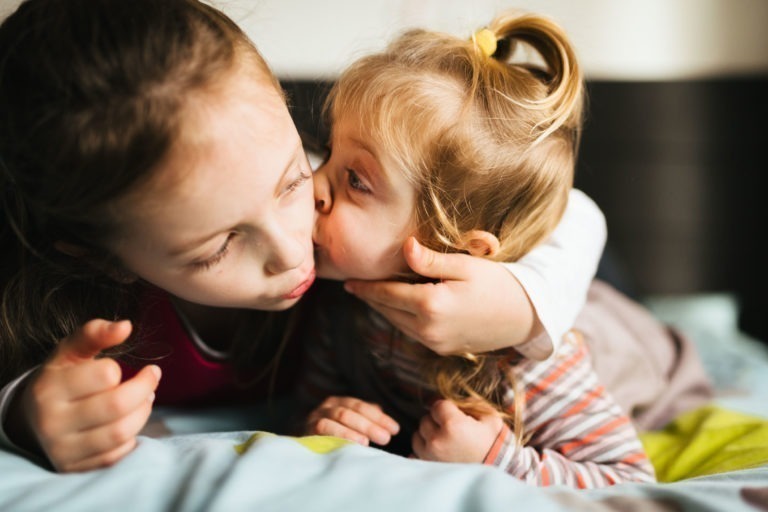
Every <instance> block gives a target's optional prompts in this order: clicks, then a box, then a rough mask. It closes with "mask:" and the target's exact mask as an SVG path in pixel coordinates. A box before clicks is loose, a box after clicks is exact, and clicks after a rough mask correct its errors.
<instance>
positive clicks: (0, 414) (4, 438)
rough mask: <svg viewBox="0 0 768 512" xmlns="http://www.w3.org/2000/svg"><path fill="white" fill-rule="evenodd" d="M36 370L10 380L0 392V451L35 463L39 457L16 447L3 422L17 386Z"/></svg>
mask: <svg viewBox="0 0 768 512" xmlns="http://www.w3.org/2000/svg"><path fill="white" fill-rule="evenodd" d="M37 368H38V367H37V366H35V367H34V368H32V369H31V370H29V371H27V372H24V374H23V375H21V376H20V377H18V378H17V379H15V380H12V381H11V382H9V383H8V384H6V385H5V387H4V388H3V389H2V390H0V449H2V450H8V451H11V452H15V453H18V454H20V455H22V456H24V457H27V458H29V459H31V460H33V461H36V462H37V461H39V457H37V456H34V455H32V454H30V453H28V452H27V451H25V450H23V449H21V448H20V447H18V446H16V445H15V444H14V443H13V441H11V440H10V438H8V434H7V433H6V432H5V427H4V425H5V420H6V419H7V417H8V410H9V409H10V407H11V400H13V397H14V395H15V393H16V392H17V391H18V390H19V385H20V384H21V383H22V382H24V380H25V379H26V378H27V377H29V375H30V374H31V373H32V372H33V371H35V370H37Z"/></svg>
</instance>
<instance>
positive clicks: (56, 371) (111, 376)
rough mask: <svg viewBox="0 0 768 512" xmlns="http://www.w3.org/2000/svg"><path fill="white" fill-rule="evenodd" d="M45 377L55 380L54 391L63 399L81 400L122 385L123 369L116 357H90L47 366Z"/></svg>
mask: <svg viewBox="0 0 768 512" xmlns="http://www.w3.org/2000/svg"><path fill="white" fill-rule="evenodd" d="M42 377H43V378H47V379H51V380H55V384H54V385H53V386H52V392H53V394H55V395H56V396H57V397H59V398H60V399H62V400H67V401H71V400H79V399H83V398H86V397H88V396H91V395H93V394H96V393H100V392H102V391H104V390H106V389H111V388H115V387H117V386H119V385H120V380H121V379H122V370H121V369H120V365H119V364H118V363H117V361H115V360H114V359H111V358H108V357H105V358H103V359H89V360H87V361H85V362H83V363H80V364H78V365H73V366H65V367H55V368H45V369H44V373H43V376H42Z"/></svg>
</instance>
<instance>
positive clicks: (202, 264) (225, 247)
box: [192, 232, 237, 270]
mask: <svg viewBox="0 0 768 512" xmlns="http://www.w3.org/2000/svg"><path fill="white" fill-rule="evenodd" d="M236 235H237V233H234V232H232V233H230V234H229V235H228V236H227V239H226V240H225V241H224V243H223V244H222V246H221V247H220V248H219V250H218V251H216V253H215V254H214V255H213V256H210V257H208V258H206V259H204V260H203V261H194V262H192V268H194V269H195V270H208V269H209V268H211V267H213V266H214V265H216V264H217V263H219V262H220V261H221V260H223V259H224V258H225V257H226V255H227V253H229V248H230V244H231V242H232V239H233V238H235V236H236Z"/></svg>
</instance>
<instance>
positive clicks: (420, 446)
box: [411, 432, 428, 460]
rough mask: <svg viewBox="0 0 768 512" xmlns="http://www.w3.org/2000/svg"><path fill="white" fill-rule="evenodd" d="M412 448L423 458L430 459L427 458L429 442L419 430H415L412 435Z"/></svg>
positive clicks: (414, 452)
mask: <svg viewBox="0 0 768 512" xmlns="http://www.w3.org/2000/svg"><path fill="white" fill-rule="evenodd" d="M411 449H412V450H413V454H414V455H415V456H416V457H417V458H419V459H422V460H428V458H427V443H426V441H424V438H422V437H421V435H419V433H418V432H415V433H414V434H413V435H412V436H411Z"/></svg>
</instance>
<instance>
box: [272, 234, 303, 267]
mask: <svg viewBox="0 0 768 512" xmlns="http://www.w3.org/2000/svg"><path fill="white" fill-rule="evenodd" d="M265 242H266V243H268V244H269V245H270V246H271V251H270V252H269V258H268V259H267V262H266V265H265V268H266V271H267V273H269V274H270V275H275V274H281V273H283V272H287V271H289V270H292V269H294V268H298V267H299V266H301V264H302V263H304V258H305V256H306V244H303V243H301V242H300V241H299V240H297V239H296V238H294V237H293V236H291V235H290V233H288V232H284V231H282V230H281V229H277V230H275V232H274V233H272V235H271V236H269V237H268V240H266V241H265Z"/></svg>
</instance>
